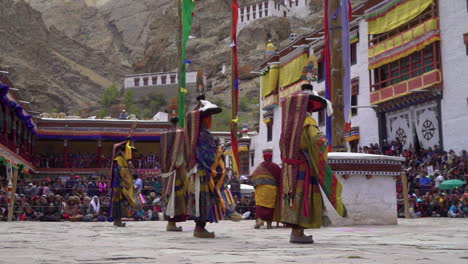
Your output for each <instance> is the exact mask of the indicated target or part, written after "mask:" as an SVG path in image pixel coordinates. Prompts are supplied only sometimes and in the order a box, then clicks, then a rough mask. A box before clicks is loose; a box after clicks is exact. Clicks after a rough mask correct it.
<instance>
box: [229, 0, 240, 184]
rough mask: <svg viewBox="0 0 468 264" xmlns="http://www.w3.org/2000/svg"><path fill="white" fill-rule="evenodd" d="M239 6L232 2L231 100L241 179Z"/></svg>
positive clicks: (234, 146) (235, 154)
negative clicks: (238, 139) (238, 129)
mask: <svg viewBox="0 0 468 264" xmlns="http://www.w3.org/2000/svg"><path fill="white" fill-rule="evenodd" d="M238 10H239V4H238V2H237V0H232V28H231V39H232V42H231V45H230V47H231V56H232V60H231V63H232V65H231V97H232V98H231V99H232V120H231V146H232V156H233V157H234V162H233V163H234V166H233V167H234V168H237V171H235V173H236V174H235V175H236V176H237V177H239V176H240V175H239V145H238V141H237V134H238V133H237V124H238V122H239V117H238V110H239V109H238V108H239V58H238V54H237V22H238V19H239V13H238Z"/></svg>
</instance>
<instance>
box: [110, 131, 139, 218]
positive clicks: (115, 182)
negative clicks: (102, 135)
mask: <svg viewBox="0 0 468 264" xmlns="http://www.w3.org/2000/svg"><path fill="white" fill-rule="evenodd" d="M135 150H136V148H135V147H133V146H132V145H131V140H130V139H129V138H127V141H124V142H120V143H117V144H115V145H114V158H113V163H112V168H111V172H112V179H111V197H112V201H111V203H110V206H111V208H110V209H109V211H110V213H111V216H112V218H113V220H114V225H115V226H118V227H125V223H122V212H124V211H125V206H124V201H125V200H126V201H127V202H128V204H129V205H130V206H131V207H133V208H134V209H135V210H136V211H139V210H141V201H140V200H139V197H138V191H137V190H136V188H135V185H134V184H133V177H132V171H133V165H132V157H133V152H134V151H135Z"/></svg>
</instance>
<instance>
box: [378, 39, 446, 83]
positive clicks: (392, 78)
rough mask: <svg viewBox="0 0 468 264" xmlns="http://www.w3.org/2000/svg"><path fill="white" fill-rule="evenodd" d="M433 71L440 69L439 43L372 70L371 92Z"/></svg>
mask: <svg viewBox="0 0 468 264" xmlns="http://www.w3.org/2000/svg"><path fill="white" fill-rule="evenodd" d="M434 69H440V43H439V42H434V43H432V44H431V45H428V46H426V47H425V48H424V49H423V50H421V51H416V52H414V53H412V54H411V55H409V56H406V57H404V58H401V59H399V60H397V61H394V62H392V63H388V64H385V65H383V66H381V67H379V68H377V69H375V70H373V74H374V82H373V84H371V91H375V90H379V89H382V88H384V87H387V86H390V85H394V84H397V83H399V82H402V81H407V80H409V79H411V78H414V77H417V76H420V75H422V74H424V73H426V72H430V71H432V70H434Z"/></svg>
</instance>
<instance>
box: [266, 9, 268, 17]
mask: <svg viewBox="0 0 468 264" xmlns="http://www.w3.org/2000/svg"><path fill="white" fill-rule="evenodd" d="M265 16H266V17H267V16H268V9H265Z"/></svg>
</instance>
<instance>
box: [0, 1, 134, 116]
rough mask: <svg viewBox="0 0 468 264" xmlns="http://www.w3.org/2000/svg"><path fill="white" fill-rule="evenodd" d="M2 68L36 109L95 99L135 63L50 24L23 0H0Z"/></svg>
mask: <svg viewBox="0 0 468 264" xmlns="http://www.w3.org/2000/svg"><path fill="white" fill-rule="evenodd" d="M0 39H1V41H0V50H1V53H0V68H2V69H4V70H6V71H9V72H10V75H9V77H10V79H12V80H13V82H14V83H15V85H16V86H17V87H18V88H21V92H22V93H23V94H24V95H25V97H26V99H28V100H30V101H31V103H32V106H33V108H34V109H40V110H45V111H51V110H55V111H67V112H70V113H74V111H77V109H80V108H83V107H86V106H88V105H92V104H95V103H96V102H97V100H99V98H100V96H101V94H102V92H103V90H104V87H106V86H109V85H110V84H111V83H112V82H115V81H117V80H119V78H121V76H122V75H123V74H125V73H126V72H128V71H130V70H131V69H130V68H128V67H125V66H123V65H120V64H115V63H112V62H111V61H110V60H109V59H108V57H107V56H105V55H104V53H103V52H101V51H99V50H95V49H92V48H90V47H88V46H86V45H84V44H82V43H80V42H79V41H76V40H74V39H71V38H69V37H68V36H66V35H65V34H64V33H63V32H62V31H59V30H58V29H56V28H55V27H54V26H50V27H47V26H46V25H45V24H44V22H43V20H42V15H41V13H40V12H39V11H37V10H35V9H33V8H32V7H31V6H30V5H29V4H27V3H26V2H24V1H18V2H13V0H0Z"/></svg>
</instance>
